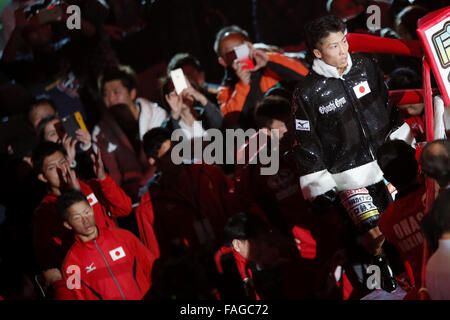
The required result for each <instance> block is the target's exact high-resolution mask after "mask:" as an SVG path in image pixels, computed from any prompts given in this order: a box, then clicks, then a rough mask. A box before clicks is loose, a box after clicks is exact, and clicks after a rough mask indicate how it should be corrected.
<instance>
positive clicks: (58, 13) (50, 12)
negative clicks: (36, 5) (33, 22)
mask: <svg viewBox="0 0 450 320" xmlns="http://www.w3.org/2000/svg"><path fill="white" fill-rule="evenodd" d="M62 16H63V9H62V6H61V5H58V6H54V7H53V8H50V9H45V10H42V11H39V13H38V14H37V17H38V21H39V23H40V24H46V23H48V22H51V21H58V20H61V19H62Z"/></svg>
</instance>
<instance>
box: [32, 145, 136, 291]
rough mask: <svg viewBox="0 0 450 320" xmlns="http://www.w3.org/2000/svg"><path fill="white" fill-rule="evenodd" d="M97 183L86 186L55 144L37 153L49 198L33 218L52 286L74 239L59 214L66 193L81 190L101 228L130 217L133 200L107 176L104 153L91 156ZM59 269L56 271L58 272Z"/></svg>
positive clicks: (38, 171)
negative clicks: (59, 203) (120, 218)
mask: <svg viewBox="0 0 450 320" xmlns="http://www.w3.org/2000/svg"><path fill="white" fill-rule="evenodd" d="M91 159H92V161H93V163H94V165H93V170H94V172H95V174H96V176H97V179H95V180H90V181H89V182H87V183H85V182H83V181H80V180H78V179H77V177H76V175H75V172H74V171H73V170H71V169H70V167H69V163H68V160H67V152H66V150H65V149H64V147H63V146H62V145H60V144H57V143H54V142H43V143H41V144H40V145H39V146H38V147H37V148H36V149H35V150H34V152H33V157H32V163H33V167H34V170H35V171H36V174H37V177H38V179H39V180H40V181H42V182H43V183H45V184H46V187H47V195H46V196H45V197H44V198H43V199H42V201H41V203H40V205H39V206H38V207H37V208H36V210H35V213H34V218H33V243H34V248H35V254H36V258H37V260H38V263H39V265H40V268H41V270H43V271H44V277H45V278H46V280H47V281H48V282H49V283H50V284H52V283H53V282H54V279H55V278H56V279H57V278H58V277H57V276H56V277H55V272H56V274H57V275H58V271H59V270H58V269H59V268H60V267H61V263H62V260H63V259H64V256H65V255H66V253H67V250H68V249H69V248H70V246H71V245H72V243H73V240H74V239H73V236H72V235H71V234H70V232H68V230H67V229H65V228H63V227H62V221H61V219H60V218H59V216H58V214H57V212H56V206H55V203H56V199H57V197H58V196H60V195H61V194H62V193H63V192H64V191H66V190H73V189H75V190H81V191H82V192H83V193H84V194H85V195H86V197H87V198H88V199H89V203H90V204H91V206H92V208H93V210H94V214H95V217H96V223H97V225H98V226H99V227H100V228H103V227H106V228H113V227H115V226H116V224H115V222H114V220H113V218H115V217H122V216H127V215H129V214H130V212H131V210H132V207H131V200H130V198H129V197H128V196H127V195H126V194H125V193H124V192H123V191H122V189H120V188H119V187H118V186H117V185H116V184H115V183H114V181H113V180H112V179H111V177H109V176H108V175H107V174H106V173H105V169H104V166H103V162H102V158H101V155H100V152H99V153H98V154H97V155H96V156H94V155H92V156H91ZM55 269H56V270H55Z"/></svg>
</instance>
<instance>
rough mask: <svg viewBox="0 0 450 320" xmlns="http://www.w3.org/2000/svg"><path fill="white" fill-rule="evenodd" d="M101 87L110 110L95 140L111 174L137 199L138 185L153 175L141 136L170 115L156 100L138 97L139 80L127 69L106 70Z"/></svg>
mask: <svg viewBox="0 0 450 320" xmlns="http://www.w3.org/2000/svg"><path fill="white" fill-rule="evenodd" d="M101 88H102V92H103V101H104V103H105V105H106V107H107V110H106V112H104V113H103V115H102V118H101V120H100V122H99V123H98V125H97V126H96V127H95V128H94V130H93V133H92V139H93V141H94V142H95V143H96V144H97V146H98V147H99V148H100V150H101V151H102V154H103V158H104V161H105V166H106V167H107V168H108V170H109V173H110V175H111V177H112V178H113V179H114V181H115V182H116V183H117V184H118V185H120V186H121V187H122V188H123V189H124V190H125V192H126V193H127V194H128V195H129V196H130V197H132V199H133V201H135V200H137V199H138V193H139V188H140V187H142V186H143V185H144V184H145V182H146V181H147V180H148V179H149V178H150V177H151V176H152V174H153V171H152V168H150V167H149V165H148V162H147V161H146V159H145V155H144V153H143V151H142V149H141V140H142V137H143V136H144V134H145V133H146V132H147V131H148V130H150V129H152V128H155V127H159V126H161V124H162V123H163V121H164V119H165V118H166V117H167V114H166V112H165V111H164V109H162V108H161V107H159V106H158V105H157V104H156V103H153V102H150V101H148V100H146V99H143V98H137V85H136V79H135V77H134V75H132V74H131V73H130V72H127V71H125V70H118V69H117V70H111V71H108V72H107V73H105V74H104V75H103V78H102V80H101Z"/></svg>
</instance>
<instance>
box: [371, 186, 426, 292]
mask: <svg viewBox="0 0 450 320" xmlns="http://www.w3.org/2000/svg"><path fill="white" fill-rule="evenodd" d="M425 192H426V189H425V187H421V188H420V189H417V190H416V191H414V192H412V193H410V194H408V195H406V196H404V197H402V198H399V199H397V200H395V201H394V202H393V203H391V205H390V206H389V207H388V208H387V209H386V211H385V212H383V214H382V215H381V217H380V220H379V221H378V227H379V228H380V230H381V232H382V233H383V234H384V236H385V237H386V240H387V241H389V242H390V243H392V244H393V245H394V246H395V247H396V249H397V251H398V253H399V254H400V257H401V258H402V260H403V262H404V263H409V265H410V266H411V268H412V271H413V275H414V279H411V282H412V281H413V280H415V283H417V284H418V283H420V280H421V273H422V248H423V239H424V236H423V234H422V231H421V229H420V222H421V221H422V218H423V215H424V212H425V206H424V203H423V200H422V197H423V195H424V194H425Z"/></svg>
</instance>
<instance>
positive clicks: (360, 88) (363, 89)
mask: <svg viewBox="0 0 450 320" xmlns="http://www.w3.org/2000/svg"><path fill="white" fill-rule="evenodd" d="M353 91H354V92H355V95H356V97H357V98H358V99H361V97H364V96H365V95H366V94H368V93H370V88H369V83H368V82H367V81H363V82H361V83H359V84H357V85H356V86H354V87H353Z"/></svg>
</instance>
